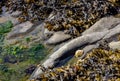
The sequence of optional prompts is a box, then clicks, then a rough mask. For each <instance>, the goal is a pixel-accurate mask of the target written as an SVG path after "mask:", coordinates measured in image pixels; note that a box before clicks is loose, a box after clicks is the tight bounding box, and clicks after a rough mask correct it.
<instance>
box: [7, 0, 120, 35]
mask: <svg viewBox="0 0 120 81" xmlns="http://www.w3.org/2000/svg"><path fill="white" fill-rule="evenodd" d="M115 1H119V0H7V2H6V6H7V7H8V10H10V11H11V12H14V11H17V10H18V11H22V14H21V15H19V17H18V19H19V20H20V21H21V22H24V21H26V20H30V21H32V22H34V21H42V20H44V21H45V27H46V28H48V29H49V30H51V31H59V30H65V32H66V33H69V34H71V35H73V36H79V35H80V33H81V32H83V31H84V30H85V29H87V28H89V27H90V26H91V25H92V24H94V23H95V22H96V21H97V20H99V19H100V18H101V17H104V16H109V15H114V14H117V12H118V8H119V7H118V6H116V5H115V4H113V3H116V2H115ZM51 14H52V15H53V17H52V18H48V17H49V15H51Z"/></svg>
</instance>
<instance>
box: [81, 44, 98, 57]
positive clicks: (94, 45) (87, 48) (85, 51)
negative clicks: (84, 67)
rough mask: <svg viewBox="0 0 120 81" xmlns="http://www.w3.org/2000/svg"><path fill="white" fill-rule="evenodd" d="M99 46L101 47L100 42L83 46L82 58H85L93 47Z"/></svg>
mask: <svg viewBox="0 0 120 81" xmlns="http://www.w3.org/2000/svg"><path fill="white" fill-rule="evenodd" d="M98 47H99V44H92V45H88V46H85V47H84V48H83V51H84V54H83V55H82V56H81V57H80V59H83V58H84V57H85V56H86V55H87V53H88V52H90V51H91V50H92V49H94V48H98Z"/></svg>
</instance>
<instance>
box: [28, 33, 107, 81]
mask: <svg viewBox="0 0 120 81" xmlns="http://www.w3.org/2000/svg"><path fill="white" fill-rule="evenodd" d="M107 33H108V31H103V32H96V33H92V34H87V35H84V36H80V37H78V38H75V39H73V40H71V41H70V42H68V43H66V44H65V45H64V46H62V47H61V48H59V49H58V50H57V51H55V52H54V53H53V54H52V55H51V56H49V58H48V59H47V60H46V61H45V62H44V63H43V64H42V65H43V66H44V67H46V68H48V67H54V65H55V64H57V63H59V62H60V58H61V57H62V56H67V57H69V56H71V54H70V53H71V52H75V51H76V50H77V49H78V48H79V47H81V46H84V45H86V44H92V43H94V42H96V41H99V40H100V39H102V38H103V37H104V36H105V35H106V34H107ZM90 47H93V48H94V47H95V46H90ZM90 47H88V48H89V49H88V48H87V47H86V48H85V50H86V51H89V50H91V49H90ZM40 73H41V70H40V69H36V70H35V71H34V72H33V74H32V76H31V77H30V79H34V78H36V77H37V76H38V75H39V74H40Z"/></svg>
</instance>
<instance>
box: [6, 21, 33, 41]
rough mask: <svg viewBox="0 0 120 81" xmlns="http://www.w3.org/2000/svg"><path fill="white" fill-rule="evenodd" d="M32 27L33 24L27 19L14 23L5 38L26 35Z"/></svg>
mask: <svg viewBox="0 0 120 81" xmlns="http://www.w3.org/2000/svg"><path fill="white" fill-rule="evenodd" d="M33 29H34V27H33V24H32V23H31V22H29V21H26V22H24V23H21V24H19V25H16V26H15V27H14V28H13V29H12V31H11V32H10V33H8V35H7V38H8V39H13V38H16V37H19V36H23V35H26V34H27V33H29V32H30V31H32V30H33Z"/></svg>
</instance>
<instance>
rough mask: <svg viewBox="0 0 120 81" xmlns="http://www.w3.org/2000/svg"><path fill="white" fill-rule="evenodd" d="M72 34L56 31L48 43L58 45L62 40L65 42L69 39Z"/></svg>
mask: <svg viewBox="0 0 120 81" xmlns="http://www.w3.org/2000/svg"><path fill="white" fill-rule="evenodd" d="M70 38H71V36H70V35H68V34H64V32H55V33H54V34H53V36H51V37H50V38H49V39H48V40H47V41H46V44H48V45H56V44H59V43H61V42H64V41H66V40H68V39H70Z"/></svg>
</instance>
